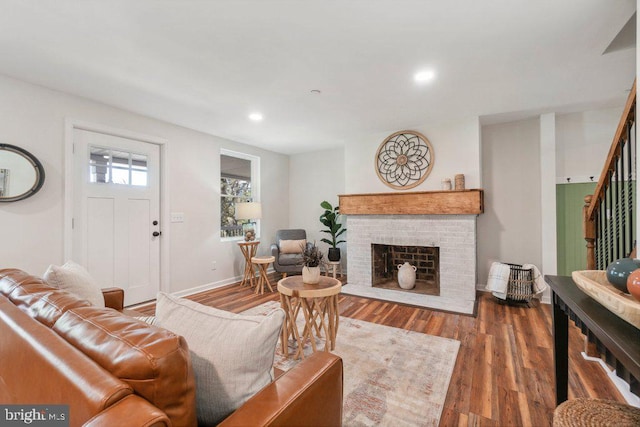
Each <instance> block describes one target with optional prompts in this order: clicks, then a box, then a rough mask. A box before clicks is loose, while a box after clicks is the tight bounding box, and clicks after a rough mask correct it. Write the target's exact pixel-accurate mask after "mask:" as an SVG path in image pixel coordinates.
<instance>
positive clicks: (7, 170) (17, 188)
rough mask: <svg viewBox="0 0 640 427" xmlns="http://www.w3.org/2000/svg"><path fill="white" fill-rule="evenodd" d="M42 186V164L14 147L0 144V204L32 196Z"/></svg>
mask: <svg viewBox="0 0 640 427" xmlns="http://www.w3.org/2000/svg"><path fill="white" fill-rule="evenodd" d="M42 184H44V168H43V167H42V163H40V161H39V160H38V159H36V158H35V157H34V156H33V154H31V153H29V152H28V151H27V150H24V149H22V148H20V147H16V146H15V145H9V144H0V202H15V201H17V200H22V199H26V198H27V197H30V196H33V195H34V194H36V193H37V192H38V190H40V188H41V187H42Z"/></svg>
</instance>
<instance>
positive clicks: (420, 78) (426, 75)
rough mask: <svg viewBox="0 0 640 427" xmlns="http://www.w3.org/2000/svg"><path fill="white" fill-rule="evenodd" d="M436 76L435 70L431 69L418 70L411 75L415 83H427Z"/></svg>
mask: <svg viewBox="0 0 640 427" xmlns="http://www.w3.org/2000/svg"><path fill="white" fill-rule="evenodd" d="M435 77H436V72H435V71H433V70H424V71H419V72H417V73H415V74H414V75H413V79H414V80H415V81H416V83H421V84H422V83H429V82H430V81H432V80H433V79H434V78H435Z"/></svg>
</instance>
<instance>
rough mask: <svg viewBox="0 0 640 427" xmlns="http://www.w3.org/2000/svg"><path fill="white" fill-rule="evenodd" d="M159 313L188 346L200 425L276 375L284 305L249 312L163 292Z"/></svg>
mask: <svg viewBox="0 0 640 427" xmlns="http://www.w3.org/2000/svg"><path fill="white" fill-rule="evenodd" d="M156 318H157V319H156V320H157V321H156V325H158V324H159V326H161V327H163V328H166V329H168V330H170V331H171V332H173V333H175V334H178V335H182V336H183V337H184V338H185V339H186V340H187V344H188V345H189V351H190V353H191V363H192V365H193V372H194V375H195V379H196V410H197V414H198V424H201V425H202V424H205V425H215V424H217V423H219V422H220V421H222V420H223V419H224V418H226V417H227V416H228V415H229V414H231V413H232V412H233V411H235V410H236V409H237V408H239V407H240V406H241V405H242V404H243V403H244V402H246V401H247V400H248V399H249V398H250V397H251V396H253V395H254V394H256V393H257V392H258V391H260V389H262V388H263V387H265V386H266V385H267V384H269V383H270V382H271V381H272V380H273V369H272V368H273V359H274V356H275V347H276V344H277V341H278V337H279V335H280V328H281V327H282V323H283V321H284V311H282V310H281V309H278V310H274V311H273V312H271V313H270V314H269V315H267V316H246V315H240V314H234V313H230V312H227V311H223V310H218V309H215V308H213V307H207V306H204V305H202V304H198V303H196V302H194V301H190V300H187V299H183V298H178V297H174V296H172V295H168V294H165V293H162V292H160V293H159V294H158V300H157V305H156Z"/></svg>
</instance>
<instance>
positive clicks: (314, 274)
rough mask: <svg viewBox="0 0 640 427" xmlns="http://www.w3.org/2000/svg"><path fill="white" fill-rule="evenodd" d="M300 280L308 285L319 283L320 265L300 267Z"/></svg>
mask: <svg viewBox="0 0 640 427" xmlns="http://www.w3.org/2000/svg"><path fill="white" fill-rule="evenodd" d="M302 281H303V282H304V283H307V284H309V285H316V284H318V283H320V267H306V266H305V267H302Z"/></svg>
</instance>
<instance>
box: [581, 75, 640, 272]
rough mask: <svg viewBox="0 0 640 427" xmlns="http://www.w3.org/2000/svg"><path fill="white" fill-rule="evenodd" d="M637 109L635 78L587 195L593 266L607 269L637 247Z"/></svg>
mask: <svg viewBox="0 0 640 427" xmlns="http://www.w3.org/2000/svg"><path fill="white" fill-rule="evenodd" d="M635 113H636V82H635V81H634V82H633V87H632V89H631V92H630V93H629V97H628V98H627V103H626V105H625V108H624V111H623V113H622V117H621V118H620V122H619V123H618V128H617V129H616V134H615V136H614V137H613V142H612V143H611V148H610V149H609V155H608V156H607V160H606V162H605V164H604V167H603V169H602V173H601V174H600V179H599V180H598V184H597V186H596V189H595V192H594V194H593V195H590V196H586V197H585V199H584V201H585V205H584V208H583V233H584V238H585V240H586V241H587V269H589V270H596V269H597V270H604V269H605V268H607V266H608V265H609V264H610V263H611V262H612V261H614V260H616V259H618V258H622V257H625V256H629V254H630V253H631V252H632V251H634V250H635V234H634V233H635V230H634V222H635V208H636V203H635V173H636V161H635V158H636V148H635V145H636V137H635Z"/></svg>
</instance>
